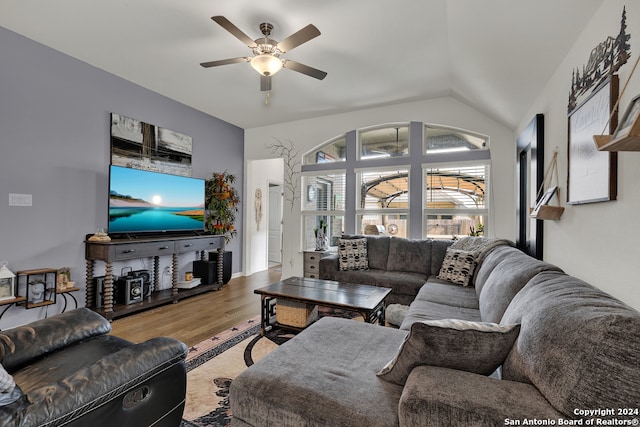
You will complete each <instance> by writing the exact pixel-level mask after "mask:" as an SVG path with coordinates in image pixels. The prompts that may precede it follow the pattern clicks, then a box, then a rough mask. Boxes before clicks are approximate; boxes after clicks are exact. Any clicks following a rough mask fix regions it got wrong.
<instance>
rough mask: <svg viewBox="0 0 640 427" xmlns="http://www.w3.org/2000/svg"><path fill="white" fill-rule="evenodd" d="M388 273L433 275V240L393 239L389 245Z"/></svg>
mask: <svg viewBox="0 0 640 427" xmlns="http://www.w3.org/2000/svg"><path fill="white" fill-rule="evenodd" d="M387 271H404V272H409V273H420V274H424V276H425V278H426V277H427V276H429V275H430V274H431V240H412V239H405V238H402V237H393V238H392V239H391V240H390V243H389V259H388V261H387Z"/></svg>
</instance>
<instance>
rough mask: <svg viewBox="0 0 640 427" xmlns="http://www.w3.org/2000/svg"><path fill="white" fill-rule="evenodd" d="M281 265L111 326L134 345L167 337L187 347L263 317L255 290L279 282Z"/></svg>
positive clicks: (114, 322)
mask: <svg viewBox="0 0 640 427" xmlns="http://www.w3.org/2000/svg"><path fill="white" fill-rule="evenodd" d="M280 277H281V269H280V266H276V267H272V268H270V269H269V270H267V271H262V272H258V273H255V274H252V275H251V276H243V277H238V278H235V279H231V281H229V283H228V284H226V285H224V286H223V287H222V289H221V290H219V291H212V292H207V293H204V294H201V295H197V296H195V297H191V298H187V299H184V300H181V301H179V302H178V303H176V304H167V305H164V306H161V307H157V308H154V309H151V310H148V311H144V312H141V313H137V314H134V315H131V316H127V317H123V318H120V319H116V320H114V321H113V323H112V332H111V334H112V335H116V336H118V337H120V338H124V339H126V340H129V341H132V342H136V343H139V342H142V341H145V340H147V339H149V338H153V337H158V336H167V337H172V338H176V339H179V340H180V341H182V342H184V343H185V344H187V345H188V346H191V345H194V344H197V343H199V342H201V341H203V340H205V339H207V338H209V337H210V336H212V335H214V334H216V333H218V332H221V331H223V330H225V329H229V328H230V327H232V326H234V325H236V324H238V323H239V322H241V321H243V320H245V319H248V318H250V317H252V316H255V315H258V314H260V296H259V295H257V294H254V293H253V291H254V289H257V288H260V287H262V286H266V285H269V284H271V283H274V282H277V281H278V280H280Z"/></svg>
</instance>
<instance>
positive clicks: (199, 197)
mask: <svg viewBox="0 0 640 427" xmlns="http://www.w3.org/2000/svg"><path fill="white" fill-rule="evenodd" d="M203 219H204V180H203V179H198V178H191V177H185V176H178V175H170V174H164V173H158V172H150V171H145V170H140V169H132V168H127V167H121V166H111V168H110V175H109V232H110V233H134V232H151V231H179V230H203V229H204V223H203Z"/></svg>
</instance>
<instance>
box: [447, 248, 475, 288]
mask: <svg viewBox="0 0 640 427" xmlns="http://www.w3.org/2000/svg"><path fill="white" fill-rule="evenodd" d="M477 266H478V262H477V261H476V257H475V255H474V253H473V252H469V251H463V250H460V249H451V248H447V253H446V255H445V256H444V261H442V267H441V268H440V272H439V273H438V279H442V280H447V281H449V282H451V283H455V284H457V285H462V286H469V283H470V282H471V278H472V277H473V273H474V272H475V271H476V267H477Z"/></svg>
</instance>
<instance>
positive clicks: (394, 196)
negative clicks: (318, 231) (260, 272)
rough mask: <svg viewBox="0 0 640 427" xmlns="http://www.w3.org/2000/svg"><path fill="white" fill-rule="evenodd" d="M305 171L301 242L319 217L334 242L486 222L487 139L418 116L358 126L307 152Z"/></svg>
mask: <svg viewBox="0 0 640 427" xmlns="http://www.w3.org/2000/svg"><path fill="white" fill-rule="evenodd" d="M350 153H351V154H350ZM350 156H351V157H350ZM339 162H341V163H339ZM336 167H338V168H336ZM302 171H303V176H302V191H303V194H302V217H303V223H302V226H303V229H304V230H305V232H304V242H303V245H304V248H312V247H313V246H314V239H313V228H315V227H317V224H319V223H320V220H323V221H325V222H326V223H328V224H329V227H328V229H329V238H330V240H329V241H330V243H332V244H335V242H336V241H337V238H338V237H340V236H341V235H342V234H343V233H348V234H386V235H392V236H397V237H409V238H424V237H431V238H452V237H462V236H465V235H469V234H481V233H482V232H483V231H484V230H485V229H486V225H487V218H488V216H489V204H488V200H489V197H488V195H489V192H490V188H489V182H490V180H489V171H490V152H489V138H488V137H487V136H485V135H481V134H479V133H475V132H469V131H465V130H462V129H457V128H452V127H448V126H439V125H432V124H424V123H416V122H411V123H391V124H384V125H378V126H373V127H369V128H365V129H358V130H354V131H351V132H348V133H346V134H344V135H339V136H336V137H335V138H332V139H331V140H329V141H327V142H326V143H324V144H321V145H320V146H318V147H316V148H315V149H313V150H311V151H310V152H308V153H306V154H305V155H304V156H303V166H302ZM349 176H353V177H355V179H353V178H351V179H350V178H348V177H349ZM318 195H321V196H320V197H321V200H320V201H318V199H317V198H316V197H318ZM347 195H349V196H347ZM347 197H348V198H347ZM311 199H313V200H311ZM308 229H309V230H308Z"/></svg>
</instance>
